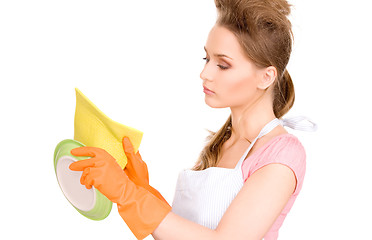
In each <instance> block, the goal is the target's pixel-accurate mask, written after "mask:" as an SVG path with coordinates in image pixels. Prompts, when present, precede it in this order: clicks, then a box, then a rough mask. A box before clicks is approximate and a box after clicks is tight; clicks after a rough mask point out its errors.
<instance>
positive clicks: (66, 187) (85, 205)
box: [56, 156, 96, 212]
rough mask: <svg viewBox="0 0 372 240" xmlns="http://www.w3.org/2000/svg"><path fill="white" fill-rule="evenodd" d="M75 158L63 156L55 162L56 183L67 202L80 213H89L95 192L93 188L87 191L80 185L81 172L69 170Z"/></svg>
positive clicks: (94, 200) (92, 206) (94, 198)
mask: <svg viewBox="0 0 372 240" xmlns="http://www.w3.org/2000/svg"><path fill="white" fill-rule="evenodd" d="M73 162H76V160H75V158H73V157H70V156H63V157H61V158H60V159H59V160H58V162H57V167H56V172H57V179H58V183H59V185H60V186H61V189H62V191H63V194H64V195H65V196H66V198H67V199H68V201H70V203H71V204H72V205H74V206H75V207H76V208H78V209H80V210H81V211H85V212H87V211H90V210H92V209H93V208H94V205H95V203H96V191H95V189H94V187H92V188H91V189H87V188H86V187H85V186H84V185H82V184H81V183H80V177H81V174H82V173H83V172H82V171H72V170H70V169H69V166H70V164H71V163H73Z"/></svg>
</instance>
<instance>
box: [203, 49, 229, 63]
mask: <svg viewBox="0 0 372 240" xmlns="http://www.w3.org/2000/svg"><path fill="white" fill-rule="evenodd" d="M204 50H205V51H206V52H207V53H208V51H207V49H206V48H205V46H204ZM214 56H216V57H227V58H230V59H231V60H233V59H232V58H231V57H229V56H226V55H225V54H221V53H215V54H214Z"/></svg>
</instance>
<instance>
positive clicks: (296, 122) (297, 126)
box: [279, 116, 318, 132]
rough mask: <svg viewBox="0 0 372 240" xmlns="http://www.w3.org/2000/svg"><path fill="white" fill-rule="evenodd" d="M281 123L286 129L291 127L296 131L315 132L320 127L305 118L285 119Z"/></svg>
mask: <svg viewBox="0 0 372 240" xmlns="http://www.w3.org/2000/svg"><path fill="white" fill-rule="evenodd" d="M279 121H280V124H282V125H283V126H284V127H290V128H292V129H294V130H300V131H307V132H315V131H316V130H317V129H318V125H317V124H316V123H314V122H313V121H311V120H310V119H309V118H308V117H305V116H297V117H290V118H283V119H281V120H279ZM306 121H307V122H308V123H306Z"/></svg>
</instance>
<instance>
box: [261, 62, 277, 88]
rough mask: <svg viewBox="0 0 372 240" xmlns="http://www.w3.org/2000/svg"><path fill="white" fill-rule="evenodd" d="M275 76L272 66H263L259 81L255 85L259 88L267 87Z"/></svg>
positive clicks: (275, 72)
mask: <svg viewBox="0 0 372 240" xmlns="http://www.w3.org/2000/svg"><path fill="white" fill-rule="evenodd" d="M276 76H277V71H276V68H275V67H274V66H270V67H267V68H264V69H263V71H262V75H261V79H260V82H259V84H258V86H257V87H258V88H259V89H261V90H265V89H267V88H269V87H270V86H271V84H272V83H273V82H274V81H275V79H276Z"/></svg>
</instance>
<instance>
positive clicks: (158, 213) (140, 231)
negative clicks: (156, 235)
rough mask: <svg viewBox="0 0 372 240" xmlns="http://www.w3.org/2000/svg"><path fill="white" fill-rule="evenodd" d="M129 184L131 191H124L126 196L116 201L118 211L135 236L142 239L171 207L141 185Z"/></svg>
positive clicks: (153, 228) (155, 226)
mask: <svg viewBox="0 0 372 240" xmlns="http://www.w3.org/2000/svg"><path fill="white" fill-rule="evenodd" d="M132 184H133V185H132ZM129 185H132V186H133V188H132V189H131V190H132V191H129V192H128V191H126V194H125V195H126V196H123V199H121V200H120V201H119V202H118V204H117V207H118V212H119V214H120V216H121V218H122V219H123V220H124V222H125V223H126V224H127V225H128V227H129V229H130V230H131V231H132V233H133V234H134V235H135V236H136V238H137V239H144V238H145V237H147V236H148V235H149V234H151V233H152V232H153V231H154V230H155V229H156V228H157V227H158V226H159V224H160V223H161V222H162V220H163V219H164V218H165V217H166V216H167V215H168V213H169V212H170V211H171V210H172V208H171V206H169V204H168V203H167V202H166V201H163V200H160V199H159V198H157V197H156V196H154V195H153V194H152V193H150V192H149V191H147V190H146V189H144V188H143V187H139V186H137V185H135V184H134V183H133V182H130V184H129ZM127 187H128V186H127ZM128 195H131V196H130V197H128Z"/></svg>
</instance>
